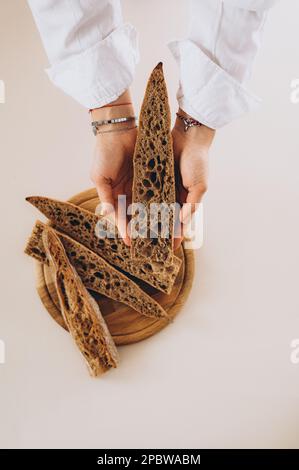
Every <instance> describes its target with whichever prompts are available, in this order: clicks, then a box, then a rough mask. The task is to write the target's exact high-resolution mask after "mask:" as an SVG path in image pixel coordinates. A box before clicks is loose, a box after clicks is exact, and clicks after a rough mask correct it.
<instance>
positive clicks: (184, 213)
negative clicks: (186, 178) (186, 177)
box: [180, 183, 207, 224]
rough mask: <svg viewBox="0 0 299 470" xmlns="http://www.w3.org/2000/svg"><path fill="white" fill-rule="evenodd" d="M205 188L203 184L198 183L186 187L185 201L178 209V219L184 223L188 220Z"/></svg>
mask: <svg viewBox="0 0 299 470" xmlns="http://www.w3.org/2000/svg"><path fill="white" fill-rule="evenodd" d="M206 190H207V188H206V186H205V184H203V183H198V184H195V185H193V186H190V187H189V188H188V193H187V198H186V202H185V203H184V204H183V206H182V208H181V211H180V220H181V222H182V223H184V224H186V223H188V222H190V219H191V216H192V214H193V213H194V212H195V211H196V210H197V207H198V204H199V203H200V201H201V199H202V197H203V195H204V193H205V192H206Z"/></svg>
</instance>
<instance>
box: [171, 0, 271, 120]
mask: <svg viewBox="0 0 299 470" xmlns="http://www.w3.org/2000/svg"><path fill="white" fill-rule="evenodd" d="M276 1H277V0H191V1H190V4H189V26H188V34H187V38H186V39H182V40H179V41H171V42H170V43H168V47H169V49H170V51H171V52H172V54H173V56H174V57H175V59H176V61H177V62H178V65H179V70H180V83H179V89H178V91H177V99H178V103H179V106H180V107H181V108H182V109H183V110H184V111H185V112H186V113H188V114H190V115H191V116H192V117H193V118H195V119H198V120H199V121H200V122H202V123H203V124H205V125H207V126H209V127H211V128H213V129H217V128H219V127H222V126H224V125H225V124H227V123H229V122H231V121H232V120H234V119H236V118H238V117H240V116H241V115H243V114H244V113H246V112H248V111H250V110H251V109H253V108H254V107H256V105H257V104H258V103H259V102H260V100H259V98H257V97H256V96H255V95H254V94H252V93H251V92H250V91H249V90H248V89H247V88H246V82H247V81H248V79H249V78H250V75H251V70H252V66H253V63H254V59H255V56H256V54H257V51H258V49H259V47H260V44H261V39H262V33H263V28H264V24H265V20H266V17H267V10H268V9H269V8H270V7H272V6H273V5H274V3H275V2H276Z"/></svg>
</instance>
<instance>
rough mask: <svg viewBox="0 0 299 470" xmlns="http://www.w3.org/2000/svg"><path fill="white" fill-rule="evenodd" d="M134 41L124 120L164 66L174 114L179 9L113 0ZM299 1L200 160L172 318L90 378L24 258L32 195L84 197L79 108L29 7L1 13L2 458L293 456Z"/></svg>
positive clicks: (298, 401)
mask: <svg viewBox="0 0 299 470" xmlns="http://www.w3.org/2000/svg"><path fill="white" fill-rule="evenodd" d="M123 5H124V14H125V17H126V19H127V20H129V21H132V22H133V23H134V24H135V25H136V27H137V28H138V30H139V31H140V49H141V62H140V64H139V65H138V69H137V75H136V81H135V83H134V86H133V95H134V99H135V103H136V106H137V109H138V107H139V105H140V102H141V99H142V95H143V91H144V87H145V83H146V79H147V77H148V75H149V73H150V71H151V69H152V68H153V67H154V66H155V64H156V63H157V62H158V61H159V60H163V62H164V64H165V72H166V76H167V81H168V85H169V94H170V98H171V104H172V109H173V112H175V110H176V107H175V91H176V87H177V80H178V74H177V68H176V64H175V62H174V59H173V58H172V57H171V55H170V52H169V51H168V49H167V47H166V42H167V41H169V40H172V39H175V38H176V37H182V36H183V35H184V31H185V21H186V12H185V5H186V2H185V1H182V0H181V1H173V0H167V1H166V0H165V1H163V2H160V1H158V0H152V1H151V2H147V1H145V0H142V1H134V0H125V1H123ZM298 20H299V5H298V2H297V1H295V0H289V1H286V0H285V1H282V2H280V4H279V5H278V6H277V7H276V8H275V9H274V10H273V11H272V12H271V14H270V16H269V20H268V24H267V28H266V33H265V39H264V45H263V49H262V51H261V53H260V54H259V57H258V60H257V63H256V68H255V72H254V77H253V80H252V83H251V88H252V90H253V91H254V92H256V93H257V94H259V95H260V96H262V97H263V104H262V106H261V108H260V109H259V110H258V111H257V112H254V113H253V114H251V115H250V116H247V117H245V118H243V119H241V120H239V121H237V122H234V123H233V124H231V125H229V126H227V127H226V128H225V129H223V130H221V131H220V132H219V133H218V135H217V139H216V142H215V145H214V147H213V151H212V155H211V175H210V186H209V193H208V196H207V197H206V199H205V214H206V223H205V229H206V234H205V243H204V246H203V248H202V249H201V250H200V251H199V252H197V253H196V277H195V281H194V288H193V290H192V293H191V295H190V298H189V300H188V303H187V304H186V306H185V307H184V309H183V311H182V313H181V314H180V315H179V317H178V318H177V320H176V321H175V322H174V324H172V325H171V326H169V327H168V328H167V329H165V330H164V331H163V332H161V333H159V334H158V335H156V336H155V337H153V338H151V339H148V340H146V341H144V342H143V343H140V344H136V345H133V346H129V347H122V348H121V349H120V355H121V366H120V367H119V369H118V370H115V371H113V372H111V373H109V374H107V375H106V376H105V377H103V378H102V379H100V380H92V379H90V378H89V376H88V373H87V370H86V368H85V366H84V364H83V363H82V361H81V358H80V357H79V356H78V354H77V351H76V350H75V348H74V347H73V346H72V344H71V342H70V339H69V337H68V336H67V334H66V333H65V332H64V331H63V330H62V329H60V328H58V327H57V325H56V324H55V323H54V322H53V320H52V319H51V318H50V317H49V316H48V315H47V313H46V312H45V310H44V308H43V306H42V305H41V302H40V300H39V298H38V296H37V294H36V292H35V287H34V269H33V263H32V261H31V260H30V259H29V258H26V257H25V256H24V255H23V254H22V250H23V247H24V244H25V240H26V238H27V236H28V235H29V233H30V231H31V227H32V225H33V223H34V221H35V219H36V218H37V212H36V211H35V210H34V209H33V208H31V207H29V206H28V205H27V204H26V203H25V202H24V197H25V196H26V195H30V194H42V195H49V196H53V197H56V198H61V199H64V198H67V197H69V196H71V195H72V194H73V193H76V192H78V191H81V190H83V189H85V188H87V187H89V186H90V182H89V177H88V172H89V165H90V161H91V154H92V146H93V137H92V135H91V133H90V129H89V124H88V116H87V113H86V112H85V110H84V109H82V108H81V107H80V106H79V105H77V104H76V103H75V102H73V101H72V100H71V99H70V98H68V97H66V96H64V95H63V94H62V93H61V92H60V91H59V90H57V89H55V88H54V87H53V86H52V85H51V83H50V82H49V81H48V79H47V76H46V74H45V73H44V72H43V68H44V67H46V66H47V58H46V56H45V53H44V51H43V48H42V45H41V42H40V38H39V36H38V33H37V30H36V28H35V25H34V23H33V19H32V17H31V14H30V11H29V8H28V6H27V5H26V2H24V1H21V0H10V1H1V3H0V23H1V24H0V79H3V80H5V83H6V91H7V96H6V104H1V105H0V119H1V125H0V132H1V138H0V153H1V176H2V178H1V199H0V201H1V221H2V223H1V245H0V246H1V248H0V249H1V284H0V285H1V320H0V321H1V323H0V338H1V339H2V340H4V341H5V344H6V363H5V364H2V365H1V364H0V393H1V401H0V416H1V421H0V446H1V447H97V448H113V447H114V448H117V447H123V448H126V447H133V448H141V447H157V448H159V447H160V448H163V447H170V448H178V447H181V448H184V447H187V448H188V447H189V448H191V447H194V448H201V447H208V448H209V447H298V445H299V429H298V427H299V425H298V422H299V419H298V418H299V410H298V405H299V388H298V387H299V364H297V365H294V364H291V362H290V354H291V348H290V342H291V340H292V339H294V338H299V315H298V312H299V296H298V274H299V248H298V239H299V220H298V198H299V184H298V183H299V176H298V175H299V152H298V147H299V145H298V130H299V129H298V127H299V126H298V122H299V105H294V104H291V103H290V99H289V95H290V82H291V80H292V79H294V78H298V77H299V59H298V43H299V33H298Z"/></svg>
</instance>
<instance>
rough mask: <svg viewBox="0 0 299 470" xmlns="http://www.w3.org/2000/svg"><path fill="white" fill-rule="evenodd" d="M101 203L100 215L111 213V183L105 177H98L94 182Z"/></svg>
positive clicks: (112, 203)
mask: <svg viewBox="0 0 299 470" xmlns="http://www.w3.org/2000/svg"><path fill="white" fill-rule="evenodd" d="M95 186H96V190H97V193H98V196H99V200H100V205H101V215H103V216H105V215H108V214H111V212H113V210H114V199H113V194H112V187H111V183H110V182H109V181H108V180H107V179H106V178H103V177H101V178H98V179H97V180H96V182H95Z"/></svg>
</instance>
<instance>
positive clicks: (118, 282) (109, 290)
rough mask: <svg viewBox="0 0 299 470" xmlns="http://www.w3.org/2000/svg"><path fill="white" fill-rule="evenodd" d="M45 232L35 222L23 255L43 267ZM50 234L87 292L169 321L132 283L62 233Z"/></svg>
mask: <svg viewBox="0 0 299 470" xmlns="http://www.w3.org/2000/svg"><path fill="white" fill-rule="evenodd" d="M47 230H48V226H47V225H45V224H43V223H42V222H40V221H37V222H36V224H35V226H34V228H33V231H32V234H31V236H30V238H29V240H28V242H27V245H26V248H25V253H26V254H28V255H29V256H32V257H33V258H35V259H37V260H38V261H40V262H42V263H45V264H49V256H48V255H47V251H46V249H45V246H44V241H43V240H44V238H43V233H44V232H45V231H47ZM53 231H54V232H55V234H56V235H57V236H58V237H59V239H60V242H61V243H62V245H63V247H64V249H65V252H66V254H67V256H68V259H69V261H70V262H71V264H72V266H73V267H74V268H75V270H76V272H77V273H78V275H79V276H80V278H81V280H82V282H83V284H84V286H85V287H86V288H87V289H90V290H93V291H94V292H98V293H99V294H103V295H105V296H106V297H109V298H111V299H113V300H116V301H118V302H122V303H125V304H126V305H129V306H130V307H131V308H133V309H134V310H136V311H137V312H139V313H141V314H142V315H145V316H147V317H153V318H166V319H168V318H169V316H168V314H167V312H166V311H165V310H164V309H163V308H162V307H161V305H160V304H159V303H158V302H156V301H155V300H154V299H153V298H151V297H150V296H149V295H148V294H146V292H144V291H143V290H142V289H141V288H140V287H139V286H138V285H137V284H136V283H135V282H134V281H132V280H131V279H129V278H128V277H127V276H125V275H124V274H123V273H121V272H119V271H118V270H117V269H115V268H113V266H111V265H109V264H108V263H107V262H106V261H105V260H104V259H103V258H101V257H100V256H99V255H97V254H96V253H94V252H93V251H91V250H89V249H88V248H87V247H86V246H84V245H82V244H81V243H79V242H77V241H76V240H73V239H72V238H71V237H69V236H68V235H66V234H64V233H62V232H58V231H56V230H55V229H52V232H53Z"/></svg>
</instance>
